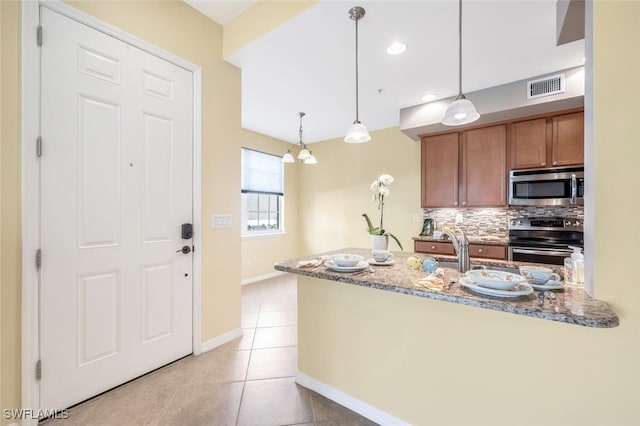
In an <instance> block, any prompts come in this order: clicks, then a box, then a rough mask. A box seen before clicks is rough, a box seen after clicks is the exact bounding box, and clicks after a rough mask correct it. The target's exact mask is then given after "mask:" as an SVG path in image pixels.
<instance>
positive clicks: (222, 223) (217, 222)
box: [211, 214, 232, 229]
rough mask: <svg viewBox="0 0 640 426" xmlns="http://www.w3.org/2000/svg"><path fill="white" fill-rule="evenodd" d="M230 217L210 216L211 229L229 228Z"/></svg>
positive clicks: (230, 223) (225, 215)
mask: <svg viewBox="0 0 640 426" xmlns="http://www.w3.org/2000/svg"><path fill="white" fill-rule="evenodd" d="M231 226H232V222H231V215H230V214H212V215H211V227H212V228H214V229H216V228H231Z"/></svg>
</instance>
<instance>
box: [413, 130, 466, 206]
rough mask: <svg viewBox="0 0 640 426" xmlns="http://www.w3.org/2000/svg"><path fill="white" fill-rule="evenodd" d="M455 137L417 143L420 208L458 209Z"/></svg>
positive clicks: (435, 138)
mask: <svg viewBox="0 0 640 426" xmlns="http://www.w3.org/2000/svg"><path fill="white" fill-rule="evenodd" d="M458 139H459V136H458V133H457V132H456V133H449V134H446V135H439V136H427V137H424V138H422V142H421V144H422V145H421V175H422V185H421V186H422V207H457V206H458V191H459V189H458Z"/></svg>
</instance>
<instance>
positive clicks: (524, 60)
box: [189, 0, 585, 143]
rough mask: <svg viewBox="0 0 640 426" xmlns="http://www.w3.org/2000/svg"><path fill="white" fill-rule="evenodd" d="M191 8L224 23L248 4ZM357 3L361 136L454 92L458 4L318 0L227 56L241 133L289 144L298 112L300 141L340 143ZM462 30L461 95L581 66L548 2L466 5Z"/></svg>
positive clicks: (468, 1) (476, 0)
mask: <svg viewBox="0 0 640 426" xmlns="http://www.w3.org/2000/svg"><path fill="white" fill-rule="evenodd" d="M189 3H190V4H195V3H197V4H198V7H199V9H200V10H201V11H202V12H203V13H205V14H207V15H209V16H211V17H212V18H213V19H214V20H216V21H218V20H220V21H219V22H225V21H228V20H229V19H232V18H233V16H234V15H233V13H236V14H239V13H241V12H242V11H243V10H244V9H245V8H246V7H248V6H249V5H250V4H252V3H253V2H250V1H248V2H247V1H233V2H228V1H226V2H225V1H204V0H190V1H189ZM229 3H232V4H234V5H235V7H236V9H235V11H232V12H229V10H231V9H232V8H230V4H229ZM355 5H359V6H362V7H364V8H365V9H366V16H365V17H364V18H363V19H362V20H361V21H360V22H359V24H358V31H359V50H360V53H359V68H360V77H359V80H360V121H361V122H362V123H363V124H364V125H365V126H366V127H367V128H368V129H369V131H372V130H377V129H382V128H387V127H392V126H397V125H398V124H399V115H400V109H401V108H404V107H409V106H413V105H417V104H421V103H424V101H422V100H421V98H422V97H423V96H424V95H426V94H427V93H435V94H437V95H438V99H442V98H447V97H450V96H455V95H456V94H457V92H458V2H457V1H456V0H437V1H427V0H424V1H416V0H414V1H358V2H353V1H349V2H345V1H339V0H321V1H320V2H319V3H317V4H315V5H313V6H311V7H310V8H309V9H307V10H306V11H304V12H303V13H301V14H299V15H298V16H296V17H295V18H293V19H291V20H289V21H288V22H286V23H285V24H283V25H281V26H280V27H278V28H276V29H274V30H272V31H270V32H268V33H267V34H265V35H264V36H262V37H261V38H259V39H257V40H255V41H253V42H252V43H250V44H248V45H246V46H244V47H243V48H241V49H240V50H238V51H236V52H234V53H232V54H231V55H230V56H229V57H227V58H225V59H226V60H227V61H229V62H230V63H232V64H234V65H236V66H238V67H240V68H241V69H242V126H243V127H244V128H246V129H249V130H253V131H256V132H259V133H263V134H266V135H269V136H272V137H275V138H278V139H281V140H285V141H289V142H292V143H295V142H297V139H298V124H299V122H298V120H299V119H298V114H297V113H298V111H303V112H306V114H307V115H306V116H305V118H304V123H303V125H304V135H305V136H304V141H305V142H306V143H311V142H317V141H322V140H327V139H332V138H337V137H344V134H345V133H346V130H347V128H348V127H349V125H350V124H351V123H352V122H353V120H354V119H355V67H354V61H355V24H354V21H352V20H351V19H349V14H348V11H349V9H350V8H351V7H353V6H355ZM205 6H206V7H205ZM223 12H224V13H223ZM218 13H219V15H218ZM221 16H222V17H221ZM462 31H463V92H465V93H467V94H468V93H469V92H473V91H475V90H479V89H486V88H489V87H493V86H497V85H501V84H504V83H509V82H513V81H517V80H522V79H527V78H530V77H536V76H540V75H543V74H547V73H551V72H555V71H559V70H563V69H567V68H572V67H575V66H580V65H582V64H583V62H584V55H585V53H584V40H579V41H575V42H572V43H568V44H564V45H561V46H556V41H555V40H556V1H555V0H498V1H489V0H465V1H464V2H463V30H462ZM396 40H402V41H404V42H406V43H407V45H408V48H407V50H406V52H405V53H403V54H401V55H397V56H390V55H388V54H387V53H386V51H385V50H386V47H387V45H389V44H390V43H391V42H393V41H396ZM469 99H471V100H473V97H472V96H469ZM479 112H480V113H481V114H482V111H479Z"/></svg>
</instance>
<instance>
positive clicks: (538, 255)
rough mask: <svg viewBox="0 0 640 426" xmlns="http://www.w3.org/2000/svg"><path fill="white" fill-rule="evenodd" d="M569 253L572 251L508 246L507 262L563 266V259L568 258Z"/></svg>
mask: <svg viewBox="0 0 640 426" xmlns="http://www.w3.org/2000/svg"><path fill="white" fill-rule="evenodd" d="M571 253H573V251H572V250H569V249H559V248H543V247H519V246H509V260H510V261H513V262H533V263H548V264H550V265H564V258H565V257H570V256H571Z"/></svg>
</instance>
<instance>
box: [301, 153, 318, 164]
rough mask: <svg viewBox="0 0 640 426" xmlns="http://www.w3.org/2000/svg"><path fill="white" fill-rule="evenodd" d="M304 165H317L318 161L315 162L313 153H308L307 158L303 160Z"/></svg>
mask: <svg viewBox="0 0 640 426" xmlns="http://www.w3.org/2000/svg"><path fill="white" fill-rule="evenodd" d="M304 164H318V160H316V156H315V155H313V153H309V158H307V159H306V160H304Z"/></svg>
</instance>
